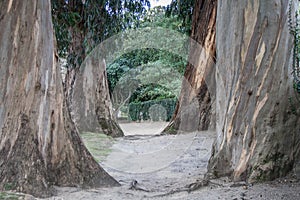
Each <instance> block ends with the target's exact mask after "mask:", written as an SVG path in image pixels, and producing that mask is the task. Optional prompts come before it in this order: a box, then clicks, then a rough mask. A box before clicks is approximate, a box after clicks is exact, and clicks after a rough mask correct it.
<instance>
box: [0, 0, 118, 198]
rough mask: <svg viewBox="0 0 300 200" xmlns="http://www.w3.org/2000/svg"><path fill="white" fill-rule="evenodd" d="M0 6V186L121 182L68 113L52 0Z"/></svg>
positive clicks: (41, 188) (28, 189) (42, 189)
mask: <svg viewBox="0 0 300 200" xmlns="http://www.w3.org/2000/svg"><path fill="white" fill-rule="evenodd" d="M0 12H1V13H0V27H1V32H0V60H1V62H0V65H1V67H0V91H1V92H0V99H1V101H0V139H1V140H0V141H1V143H0V157H1V161H0V174H1V176H0V190H4V189H8V188H9V189H15V190H17V191H21V192H25V193H31V194H33V195H36V196H44V195H47V194H49V193H47V191H49V187H50V186H51V185H58V186H82V187H89V186H90V187H98V186H116V185H118V183H117V182H116V181H115V180H114V179H113V178H111V177H110V176H109V175H108V174H107V173H106V172H105V171H104V170H103V169H102V168H101V167H100V166H99V164H98V163H97V162H96V161H95V160H94V159H93V157H92V156H91V154H90V153H89V152H88V151H87V149H86V148H85V146H84V145H83V143H82V141H81V138H80V137H79V135H78V132H77V131H76V128H75V126H74V124H73V123H72V121H71V120H70V116H69V115H68V114H67V111H66V107H65V103H64V101H63V91H62V83H61V76H60V72H59V68H58V67H57V65H56V62H57V57H55V54H54V39H53V27H52V22H51V12H50V2H49V0H39V1H36V0H26V1H1V3H0Z"/></svg>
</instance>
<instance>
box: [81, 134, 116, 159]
mask: <svg viewBox="0 0 300 200" xmlns="http://www.w3.org/2000/svg"><path fill="white" fill-rule="evenodd" d="M81 138H82V140H83V142H84V144H85V146H86V147H87V149H88V150H89V151H90V152H91V154H92V155H93V156H94V158H95V160H96V161H97V162H100V161H103V160H105V158H106V157H107V156H108V155H109V154H110V152H111V147H112V145H113V144H114V142H115V140H114V139H113V138H112V137H110V136H107V135H105V134H102V133H92V132H83V133H81Z"/></svg>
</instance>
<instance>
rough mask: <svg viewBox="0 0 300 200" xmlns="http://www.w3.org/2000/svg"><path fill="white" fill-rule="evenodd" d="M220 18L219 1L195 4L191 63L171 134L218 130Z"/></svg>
mask: <svg viewBox="0 0 300 200" xmlns="http://www.w3.org/2000/svg"><path fill="white" fill-rule="evenodd" d="M216 14H217V0H196V1H195V6H194V11H193V21H192V33H191V39H192V40H193V41H192V42H191V45H192V47H191V51H190V55H189V63H188V64H187V67H186V71H185V74H184V81H183V83H182V89H181V94H180V97H179V101H178V104H177V107H176V110H175V113H174V116H173V119H172V120H171V122H170V124H169V126H168V127H167V128H166V131H167V132H168V131H169V132H171V131H174V130H175V131H197V130H207V129H209V128H210V129H215V79H214V74H215V62H214V61H215V54H216V46H215V36H216V29H215V24H216ZM195 42H196V43H197V45H195ZM199 47H201V48H199ZM201 54H206V55H205V56H203V57H202V58H199V57H201ZM199 55H200V56H199Z"/></svg>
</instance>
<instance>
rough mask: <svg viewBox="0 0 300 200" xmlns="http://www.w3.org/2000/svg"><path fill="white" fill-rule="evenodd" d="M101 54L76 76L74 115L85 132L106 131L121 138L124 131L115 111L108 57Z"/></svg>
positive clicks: (86, 63) (86, 62) (90, 59)
mask: <svg viewBox="0 0 300 200" xmlns="http://www.w3.org/2000/svg"><path fill="white" fill-rule="evenodd" d="M97 55H98V53H92V54H91V55H89V56H88V57H87V59H86V60H85V62H84V63H83V64H82V66H81V68H80V71H79V72H78V73H77V75H76V76H77V78H76V80H75V83H74V86H73V88H74V89H73V92H74V94H73V97H72V104H71V110H72V116H73V119H74V121H75V123H76V125H77V127H78V129H79V130H80V131H81V132H84V131H90V132H103V133H104V134H107V135H110V136H112V137H120V136H123V135H124V134H123V131H122V130H121V128H120V127H119V125H118V124H117V123H116V120H115V116H114V114H113V112H112V111H113V109H112V103H111V99H110V95H109V91H108V82H107V75H106V64H105V60H104V59H102V58H101V57H98V56H97Z"/></svg>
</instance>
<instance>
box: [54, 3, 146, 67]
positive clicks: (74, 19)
mask: <svg viewBox="0 0 300 200" xmlns="http://www.w3.org/2000/svg"><path fill="white" fill-rule="evenodd" d="M51 4H52V17H53V24H54V30H55V35H56V38H57V47H58V54H59V56H60V57H62V58H66V59H67V62H68V65H69V66H73V67H75V66H79V65H80V64H81V62H82V61H83V60H84V58H85V56H86V55H87V54H88V53H89V52H91V50H92V49H94V47H95V46H96V45H98V44H99V43H101V42H102V41H103V40H105V39H107V38H109V37H111V36H112V35H114V34H116V33H119V32H120V31H123V30H125V29H127V28H128V27H132V26H134V27H137V26H138V23H139V20H140V18H141V17H142V16H143V15H144V13H145V12H146V6H148V7H149V6H150V3H149V1H148V0H86V1H84V3H83V1H82V0H69V1H60V0H51ZM111 45H112V48H113V46H114V45H115V44H111Z"/></svg>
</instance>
